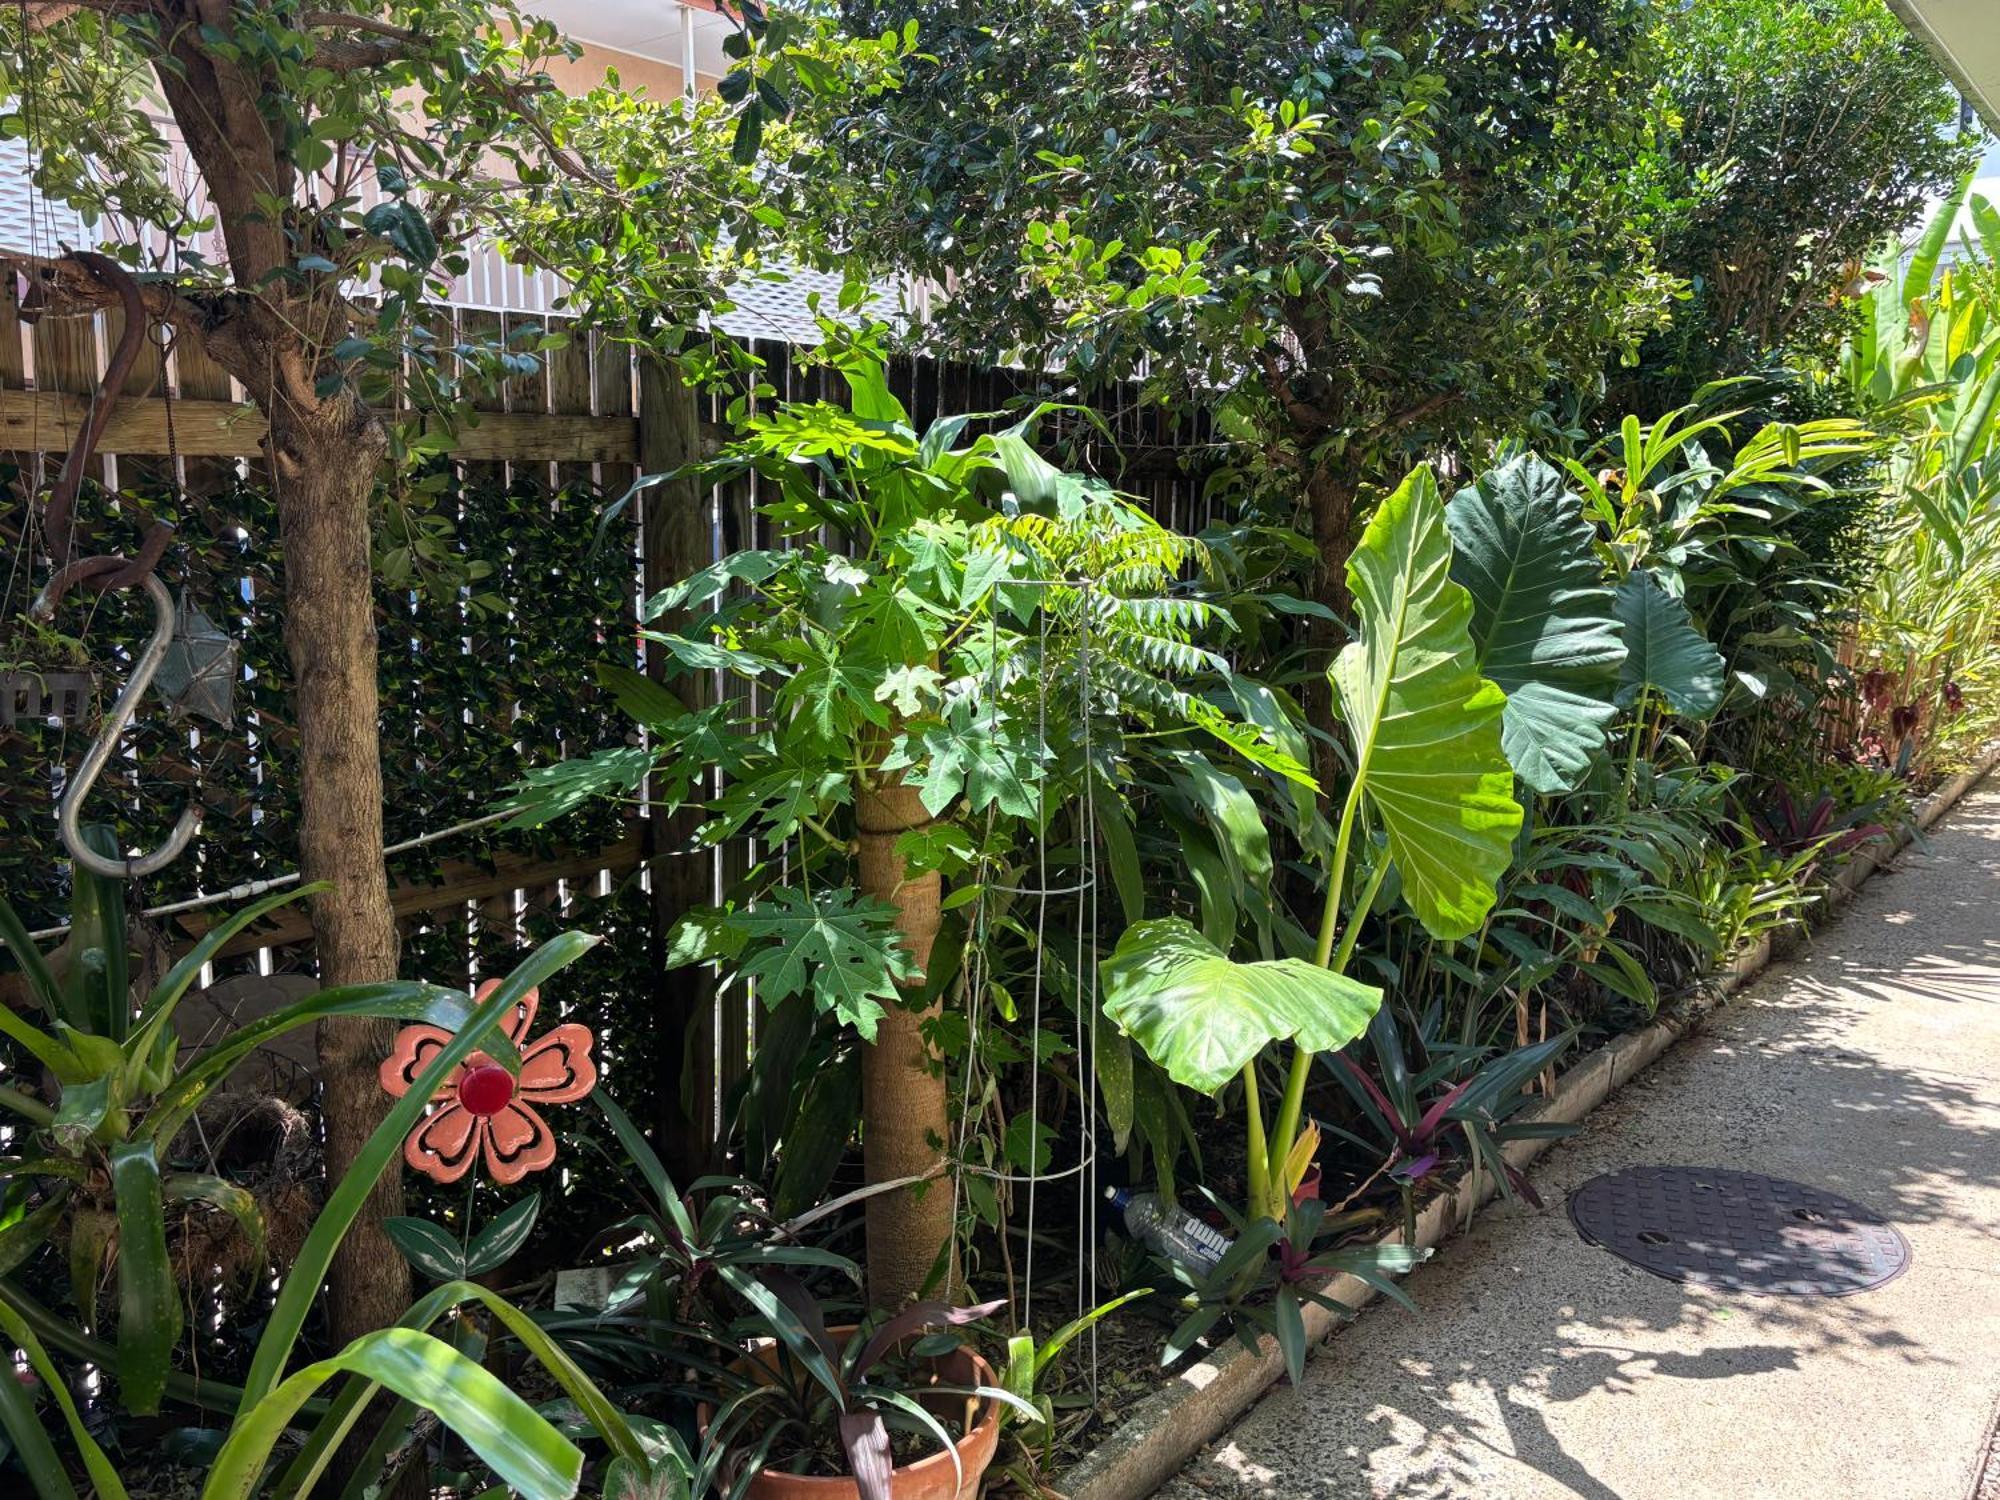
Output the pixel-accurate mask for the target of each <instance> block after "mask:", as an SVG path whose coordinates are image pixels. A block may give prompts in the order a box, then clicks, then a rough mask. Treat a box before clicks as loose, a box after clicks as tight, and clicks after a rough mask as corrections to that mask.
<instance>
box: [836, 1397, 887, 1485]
mask: <svg viewBox="0 0 2000 1500" xmlns="http://www.w3.org/2000/svg"><path fill="white" fill-rule="evenodd" d="M840 1446H841V1447H842V1448H844V1449H845V1450H846V1451H847V1472H848V1474H849V1475H850V1476H851V1477H852V1478H853V1480H854V1487H855V1488H856V1489H857V1490H859V1491H860V1492H861V1500H889V1491H890V1486H891V1485H892V1484H893V1483H894V1476H895V1471H896V1461H895V1459H894V1457H892V1456H891V1454H890V1452H889V1428H888V1425H887V1424H886V1423H885V1422H883V1420H882V1417H881V1414H880V1413H878V1412H872V1411H844V1412H842V1413H841V1414H840Z"/></svg>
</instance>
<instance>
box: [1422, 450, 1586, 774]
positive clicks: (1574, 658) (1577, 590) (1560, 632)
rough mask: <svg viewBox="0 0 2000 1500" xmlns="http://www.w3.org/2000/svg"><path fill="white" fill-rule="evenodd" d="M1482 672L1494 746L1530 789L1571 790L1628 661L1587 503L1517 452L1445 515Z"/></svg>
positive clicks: (1547, 469) (1454, 571)
mask: <svg viewBox="0 0 2000 1500" xmlns="http://www.w3.org/2000/svg"><path fill="white" fill-rule="evenodd" d="M1445 523H1446V525H1447V526H1448V527H1449V528H1450V530H1451V539H1452V558H1451V577H1452V581H1453V582H1454V583H1458V584H1462V585H1463V586H1464V587H1465V589H1466V591H1467V592H1468V593H1470V594H1471V596H1472V620H1471V626H1470V629H1471V632H1472V643H1473V646H1474V648H1475V649H1476V650H1477V652H1478V669H1479V671H1480V672H1481V673H1482V674H1483V675H1484V676H1486V677H1488V678H1490V679H1491V680H1492V681H1494V682H1496V683H1498V684H1499V685H1500V687H1501V689H1502V690H1503V691H1504V692H1505V693H1506V694H1507V707H1506V711H1505V713H1504V714H1503V715H1502V717H1501V721H1500V742H1501V744H1502V745H1503V746H1504V747H1505V749H1506V751H1507V758H1508V760H1510V761H1512V762H1513V765H1514V770H1515V772H1516V773H1517V774H1518V775H1519V776H1520V778H1521V780H1522V781H1523V782H1525V783H1526V784H1527V785H1528V787H1529V789H1530V790H1532V791H1536V792H1541V793H1544V794H1547V793H1553V792H1562V791H1568V790H1570V789H1571V788H1573V787H1574V786H1576V784H1577V783H1578V782H1579V781H1580V780H1582V778H1583V774H1584V773H1585V772H1586V771H1588V770H1589V769H1590V762H1591V760H1592V759H1593V758H1594V757H1595V756H1596V755H1597V753H1598V751H1600V750H1601V749H1602V748H1603V746H1604V731H1605V727H1606V726H1607V725H1608V724H1609V723H1610V722H1611V719H1612V716H1613V715H1614V714H1615V713H1616V712H1617V710H1616V709H1615V708H1614V707H1613V706H1612V703H1611V697H1612V694H1613V693H1614V692H1616V691H1617V687H1618V667H1619V664H1620V663H1621V662H1623V661H1624V660H1625V644H1624V642H1623V640H1621V639H1620V637H1619V629H1618V619H1617V616H1616V615H1614V614H1613V613H1612V609H1611V590H1610V589H1608V588H1606V587H1604V583H1603V567H1602V565H1601V564H1600V563H1599V561H1598V558H1597V554H1596V552H1595V551H1594V550H1593V549H1592V547H1591V542H1592V540H1593V538H1594V536H1595V532H1594V531H1593V530H1592V528H1591V525H1590V523H1589V522H1588V521H1586V520H1585V519H1584V518H1583V501H1582V499H1581V498H1580V497H1579V496H1578V495H1577V494H1576V493H1575V492H1574V491H1573V490H1570V489H1569V488H1567V487H1566V486H1565V484H1564V483H1563V476H1562V474H1561V473H1560V472H1559V471H1558V470H1556V469H1554V468H1551V467H1550V466H1549V465H1548V464H1546V463H1544V462H1543V461H1542V460H1541V459H1540V458H1538V457H1536V456H1535V455H1534V454H1532V453H1524V454H1522V455H1521V456H1520V457H1518V458H1515V459H1512V460H1510V461H1509V462H1507V463H1505V464H1503V465H1501V466H1500V467H1499V468H1497V469H1493V470H1490V471H1488V472H1487V473H1485V474H1482V475H1480V476H1479V478H1478V480H1477V482H1476V483H1474V484H1472V485H1469V486H1468V487H1466V488H1465V489H1462V490H1460V491H1459V492H1458V493H1457V494H1456V495H1454V496H1452V497H1451V503H1450V504H1449V505H1447V506H1446V507H1445Z"/></svg>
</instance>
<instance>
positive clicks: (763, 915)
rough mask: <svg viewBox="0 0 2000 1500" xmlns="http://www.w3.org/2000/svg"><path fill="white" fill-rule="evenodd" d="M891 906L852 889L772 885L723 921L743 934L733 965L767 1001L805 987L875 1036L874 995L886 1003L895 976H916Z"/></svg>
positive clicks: (822, 1005)
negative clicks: (739, 959) (739, 961)
mask: <svg viewBox="0 0 2000 1500" xmlns="http://www.w3.org/2000/svg"><path fill="white" fill-rule="evenodd" d="M895 921H896V910H895V908H894V907H892V906H890V905H889V904H888V903H887V902H885V901H873V900H869V899H867V898H866V897H862V896H859V895H857V894H855V892H854V891H852V890H849V889H845V888H841V889H826V890H817V891H813V892H812V893H811V894H808V893H806V892H805V891H802V890H798V889H796V888H795V887H791V886H780V887H779V888H778V889H776V890H774V891H772V892H771V893H770V894H769V895H767V896H765V897H764V898H763V899H762V900H760V901H759V902H758V903H757V905H756V906H755V907H753V908H751V909H750V910H749V911H744V912H738V913H736V914H735V915H734V916H733V917H732V918H731V919H730V925H731V926H732V927H734V928H735V929H736V931H737V932H739V933H741V934H742V935H743V937H744V939H745V940H746V947H745V958H744V962H743V967H742V970H741V973H742V974H743V976H744V977H745V978H747V979H752V980H755V981H756V982H757V986H758V991H757V992H758V996H759V998H761V999H762V1000H763V1002H764V1003H765V1004H766V1005H768V1006H775V1005H777V1004H778V1002H779V1001H781V1000H784V999H786V998H787V997H789V996H792V995H800V994H810V995H811V996H812V997H813V1001H814V1003H815V1004H816V1005H817V1006H818V1007H819V1009H820V1010H822V1011H831V1012H832V1013H833V1014H834V1015H835V1016H836V1017H838V1018H839V1019H840V1020H841V1021H843V1022H845V1023H846V1024H847V1025H850V1026H852V1027H853V1028H854V1029H855V1030H856V1031H858V1032H859V1033H860V1034H861V1036H862V1038H863V1039H864V1040H866V1041H871V1042H872V1041H873V1040H874V1039H875V1023H876V1021H877V1020H879V1019H880V1018H881V1015H882V1006H881V1005H880V1004H879V1003H878V1002H879V1001H888V1002H889V1003H891V1004H893V1003H894V1002H895V1000H896V985H897V982H898V981H902V982H904V983H910V982H913V981H915V980H919V979H921V978H923V974H922V972H921V971H920V970H919V969H918V968H917V966H916V963H915V962H914V961H913V960H912V959H911V957H910V954H909V950H908V949H907V948H905V947H904V946H903V939H902V936H901V934H899V933H898V932H897V931H896V929H895Z"/></svg>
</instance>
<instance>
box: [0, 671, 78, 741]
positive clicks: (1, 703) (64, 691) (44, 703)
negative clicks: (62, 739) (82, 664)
mask: <svg viewBox="0 0 2000 1500" xmlns="http://www.w3.org/2000/svg"><path fill="white" fill-rule="evenodd" d="M96 692H97V683H96V679H94V678H93V677H92V676H91V675H90V673H88V672H35V671H30V670H26V669H22V670H18V671H12V672H5V673H0V729H12V728H13V727H14V726H15V725H17V724H52V725H56V726H58V727H60V728H63V729H78V728H81V727H82V726H83V724H84V721H85V720H86V719H88V718H89V717H90V705H91V701H92V699H93V698H94V697H95V696H96Z"/></svg>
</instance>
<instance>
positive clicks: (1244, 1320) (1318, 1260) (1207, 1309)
mask: <svg viewBox="0 0 2000 1500" xmlns="http://www.w3.org/2000/svg"><path fill="white" fill-rule="evenodd" d="M1212 1201H1214V1202H1215V1205H1216V1207H1217V1208H1218V1209H1220V1210H1221V1211H1222V1213H1223V1215H1224V1217H1225V1218H1227V1219H1228V1220H1229V1222H1230V1225H1231V1227H1232V1228H1233V1229H1234V1230H1235V1232H1236V1240H1235V1243H1234V1244H1232V1245H1231V1246H1230V1248H1229V1251H1228V1253H1227V1254H1225V1255H1224V1256H1223V1257H1222V1259H1221V1260H1219V1261H1218V1262H1216V1265H1215V1268H1214V1269H1213V1270H1211V1271H1210V1272H1209V1273H1208V1274H1207V1275H1206V1276H1202V1277H1195V1276H1192V1275H1190V1274H1189V1273H1188V1272H1187V1270H1186V1269H1185V1268H1184V1267H1181V1266H1179V1265H1176V1264H1173V1263H1171V1262H1168V1263H1167V1269H1168V1270H1169V1271H1170V1272H1171V1273H1172V1274H1173V1275H1174V1276H1175V1277H1176V1279H1178V1280H1179V1281H1180V1282H1181V1283H1182V1284H1183V1285H1185V1286H1186V1287H1187V1288H1188V1294H1187V1296H1186V1297H1185V1298H1183V1303H1184V1305H1186V1306H1187V1309H1188V1310H1187V1312H1186V1314H1185V1315H1184V1316H1183V1317H1182V1319H1181V1321H1180V1323H1179V1324H1178V1325H1176V1327H1175V1328H1174V1331H1173V1332H1172V1333H1171V1334H1169V1335H1168V1336H1167V1341H1166V1343H1165V1345H1164V1346H1163V1347H1162V1349H1161V1352H1160V1363H1161V1364H1162V1365H1170V1364H1172V1363H1173V1362H1174V1361H1175V1360H1177V1359H1179V1358H1181V1356H1183V1355H1184V1354H1186V1353H1187V1352H1188V1351H1189V1350H1191V1349H1193V1348H1194V1346H1195V1344H1196V1342H1197V1341H1198V1340H1200V1339H1202V1338H1203V1337H1205V1336H1206V1335H1207V1334H1208V1333H1209V1332H1210V1331H1211V1330H1212V1329H1213V1328H1214V1327H1215V1326H1216V1324H1218V1323H1220V1322H1222V1321H1223V1320H1224V1319H1227V1320H1228V1322H1229V1327H1230V1331H1231V1332H1232V1333H1234V1334H1235V1336H1236V1339H1237V1342H1239V1343H1240V1344H1242V1345H1243V1347H1244V1348H1245V1349H1248V1350H1249V1351H1250V1352H1251V1353H1252V1354H1257V1353H1260V1352H1261V1351H1260V1349H1259V1347H1258V1340H1259V1337H1260V1336H1261V1335H1264V1334H1269V1335H1271V1336H1272V1337H1273V1338H1275V1339H1276V1340H1277V1343H1278V1348H1279V1351H1280V1352H1281V1353H1282V1354H1283V1356H1284V1360H1285V1369H1286V1372H1287V1373H1288V1374H1289V1375H1290V1376H1291V1378H1292V1380H1293V1382H1294V1383H1296V1382H1298V1381H1299V1380H1301V1379H1303V1378H1304V1376H1305V1367H1306V1351H1307V1349H1308V1347H1309V1345H1310V1343H1311V1339H1310V1337H1309V1335H1308V1331H1307V1328H1306V1309H1307V1308H1308V1307H1318V1308H1321V1309H1323V1310H1324V1311H1326V1312H1329V1313H1331V1314H1333V1315H1334V1316H1335V1317H1337V1318H1351V1317H1353V1316H1354V1311H1355V1310H1354V1309H1353V1308H1352V1307H1350V1306H1348V1305H1347V1304H1346V1303H1344V1302H1342V1301H1340V1300H1339V1299H1338V1298H1336V1297H1333V1296H1331V1295H1329V1294H1328V1292H1327V1290H1326V1283H1327V1280H1328V1278H1330V1277H1333V1276H1336V1275H1347V1276H1352V1277H1353V1278H1354V1279H1355V1280H1357V1281H1359V1282H1361V1283H1362V1284H1363V1285H1364V1286H1367V1287H1370V1288H1372V1289H1373V1290H1375V1291H1377V1292H1380V1293H1381V1294H1382V1295H1383V1296H1385V1297H1387V1298H1389V1299H1390V1300H1391V1301H1392V1302H1396V1303H1399V1304H1400V1305H1402V1306H1403V1307H1406V1308H1408V1309H1409V1310H1410V1311H1412V1312H1414V1311H1416V1304H1415V1303H1414V1302H1412V1301H1411V1300H1410V1297H1409V1294H1408V1293H1407V1292H1405V1291H1404V1290H1403V1289H1402V1288H1401V1287H1399V1286H1397V1285H1396V1281H1395V1278H1396V1277H1398V1276H1401V1275H1403V1274H1405V1273H1406V1272H1408V1271H1411V1270H1413V1269H1415V1267H1416V1266H1417V1265H1419V1264H1420V1263H1421V1262H1423V1261H1424V1260H1426V1259H1428V1258H1429V1256H1430V1251H1429V1250H1424V1249H1418V1248H1416V1247H1415V1246H1411V1245H1381V1244H1360V1245H1352V1246H1345V1247H1343V1246H1341V1245H1340V1244H1339V1241H1340V1240H1341V1238H1342V1237H1343V1236H1344V1235H1347V1234H1349V1233H1351V1232H1352V1231H1353V1230H1355V1229H1357V1228H1359V1227H1362V1226H1364V1225H1367V1224H1372V1223H1373V1222H1374V1221H1375V1219H1376V1217H1377V1216H1376V1215H1375V1214H1374V1213H1372V1212H1368V1211H1362V1212H1359V1213H1354V1214H1339V1213H1330V1212H1329V1211H1328V1209H1327V1206H1326V1205H1325V1204H1324V1203H1321V1202H1319V1201H1318V1200H1317V1199H1312V1200H1308V1201H1307V1202H1304V1203H1295V1204H1290V1205H1288V1206H1287V1207H1286V1209H1285V1214H1284V1217H1283V1218H1282V1219H1270V1218H1261V1219H1256V1220H1254V1221H1253V1220H1249V1219H1245V1218H1244V1217H1243V1216H1242V1215H1241V1214H1239V1213H1237V1212H1236V1211H1235V1210H1234V1209H1233V1208H1231V1207H1230V1206H1229V1205H1228V1204H1226V1203H1223V1202H1221V1200H1219V1199H1216V1200H1212Z"/></svg>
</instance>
